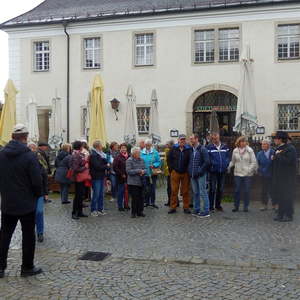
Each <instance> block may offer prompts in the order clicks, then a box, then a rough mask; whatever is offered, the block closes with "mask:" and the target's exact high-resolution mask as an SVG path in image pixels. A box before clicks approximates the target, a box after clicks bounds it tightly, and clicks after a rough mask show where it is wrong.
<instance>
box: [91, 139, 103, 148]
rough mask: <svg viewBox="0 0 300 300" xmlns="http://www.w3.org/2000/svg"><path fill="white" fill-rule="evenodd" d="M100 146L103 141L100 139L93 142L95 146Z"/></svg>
mask: <svg viewBox="0 0 300 300" xmlns="http://www.w3.org/2000/svg"><path fill="white" fill-rule="evenodd" d="M100 146H102V143H101V141H99V140H97V141H95V142H94V143H93V148H98V147H100Z"/></svg>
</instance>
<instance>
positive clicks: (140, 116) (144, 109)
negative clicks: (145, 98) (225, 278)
mask: <svg viewBox="0 0 300 300" xmlns="http://www.w3.org/2000/svg"><path fill="white" fill-rule="evenodd" d="M136 113H137V123H138V131H139V134H147V133H149V124H150V106H140V107H137V108H136Z"/></svg>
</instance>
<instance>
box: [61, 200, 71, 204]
mask: <svg viewBox="0 0 300 300" xmlns="http://www.w3.org/2000/svg"><path fill="white" fill-rule="evenodd" d="M70 203H71V201H64V202H62V203H61V204H70Z"/></svg>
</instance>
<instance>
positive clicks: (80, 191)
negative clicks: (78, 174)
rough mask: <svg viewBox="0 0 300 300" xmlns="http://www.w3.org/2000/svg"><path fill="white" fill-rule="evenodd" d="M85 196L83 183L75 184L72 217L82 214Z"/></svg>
mask: <svg viewBox="0 0 300 300" xmlns="http://www.w3.org/2000/svg"><path fill="white" fill-rule="evenodd" d="M84 196H85V185H84V183H83V182H75V197H74V200H73V212H72V214H73V215H80V214H82V202H83V198H84Z"/></svg>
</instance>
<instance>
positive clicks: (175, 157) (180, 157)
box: [167, 144, 192, 174]
mask: <svg viewBox="0 0 300 300" xmlns="http://www.w3.org/2000/svg"><path fill="white" fill-rule="evenodd" d="M191 151H192V148H191V146H189V145H185V146H184V148H183V150H182V151H181V150H180V148H179V145H178V144H176V145H174V146H173V148H172V149H171V150H170V152H169V155H168V159H167V160H168V166H169V169H170V172H172V171H173V170H174V171H176V172H178V173H181V174H183V173H186V172H187V171H188V166H189V161H190V155H191Z"/></svg>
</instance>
